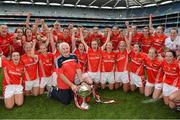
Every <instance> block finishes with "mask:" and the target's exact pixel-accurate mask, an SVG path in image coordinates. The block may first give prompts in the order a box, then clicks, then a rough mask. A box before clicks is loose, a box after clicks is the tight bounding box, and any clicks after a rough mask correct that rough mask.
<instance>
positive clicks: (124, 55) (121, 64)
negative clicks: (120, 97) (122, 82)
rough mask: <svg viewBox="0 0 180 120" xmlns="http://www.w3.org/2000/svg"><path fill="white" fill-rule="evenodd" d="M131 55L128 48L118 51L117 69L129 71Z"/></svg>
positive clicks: (118, 70)
mask: <svg viewBox="0 0 180 120" xmlns="http://www.w3.org/2000/svg"><path fill="white" fill-rule="evenodd" d="M128 61H129V55H128V52H127V50H124V51H118V52H117V54H116V71H117V72H124V71H128Z"/></svg>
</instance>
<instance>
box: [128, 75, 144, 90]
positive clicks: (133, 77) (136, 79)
mask: <svg viewBox="0 0 180 120" xmlns="http://www.w3.org/2000/svg"><path fill="white" fill-rule="evenodd" d="M130 80H131V81H130V84H131V85H136V87H142V86H143V83H142V78H141V77H140V76H139V75H137V74H135V73H132V72H131V73H130Z"/></svg>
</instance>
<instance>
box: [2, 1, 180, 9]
mask: <svg viewBox="0 0 180 120" xmlns="http://www.w3.org/2000/svg"><path fill="white" fill-rule="evenodd" d="M176 1H179V0H1V1H0V2H1V3H13V4H14V3H16V4H26V3H27V4H36V5H59V4H60V6H70V7H73V6H74V7H81V6H82V7H87V8H99V9H101V8H102V9H106V8H107V9H122V8H125V9H128V8H139V7H141V8H142V7H150V6H154V5H160V4H168V3H171V2H176Z"/></svg>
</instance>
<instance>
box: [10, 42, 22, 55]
mask: <svg viewBox="0 0 180 120" xmlns="http://www.w3.org/2000/svg"><path fill="white" fill-rule="evenodd" d="M12 47H13V51H17V52H19V53H20V55H23V54H24V50H23V43H22V40H18V42H13V44H12Z"/></svg>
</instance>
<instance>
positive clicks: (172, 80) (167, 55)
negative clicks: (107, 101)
mask: <svg viewBox="0 0 180 120" xmlns="http://www.w3.org/2000/svg"><path fill="white" fill-rule="evenodd" d="M30 17H31V13H28V15H27V18H26V22H25V28H19V27H18V28H16V30H15V31H14V32H13V33H10V32H8V26H6V25H1V26H0V54H1V55H0V56H1V57H0V67H2V70H3V76H4V78H3V81H2V91H3V96H4V103H5V107H6V108H8V109H12V108H13V107H14V105H17V106H21V105H22V104H23V102H24V95H25V96H29V95H34V96H38V95H41V94H43V93H44V91H45V90H48V91H49V92H50V94H51V96H52V97H56V98H58V99H59V100H60V101H61V102H62V103H63V104H69V103H70V101H71V100H72V95H73V93H76V92H77V90H78V85H79V84H82V83H86V82H87V84H94V85H95V86H96V87H97V88H99V87H100V88H101V89H105V88H106V87H108V88H109V89H110V90H113V89H119V88H120V87H122V89H123V91H124V92H130V91H135V90H136V89H139V92H140V94H144V95H145V96H152V98H153V99H154V100H159V99H163V100H164V103H165V104H166V105H168V106H169V107H170V108H172V109H174V108H178V107H179V106H178V102H179V101H180V63H179V57H180V37H179V36H178V29H177V28H171V30H170V32H169V35H166V34H165V33H164V31H165V29H164V27H163V26H161V25H159V26H158V27H157V28H156V29H154V28H153V24H152V15H150V17H149V26H147V27H144V28H143V29H142V30H138V28H137V27H138V26H135V25H130V24H129V22H128V21H126V22H125V25H126V27H127V28H126V29H120V28H118V26H113V27H112V28H109V27H106V28H104V29H103V30H101V31H100V30H99V28H98V27H93V28H92V29H89V28H85V27H83V26H81V27H76V26H74V25H73V24H69V26H68V27H64V28H61V25H60V23H59V22H58V21H56V22H55V23H54V25H53V27H52V28H50V27H48V26H47V24H46V23H45V20H44V19H41V20H40V19H36V20H35V24H34V25H32V26H31V25H30ZM40 26H41V30H39V27H40ZM87 79H90V80H92V81H87ZM77 81H78V82H77ZM112 92H113V91H112Z"/></svg>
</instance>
